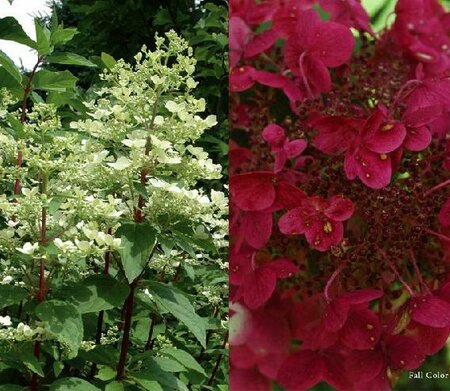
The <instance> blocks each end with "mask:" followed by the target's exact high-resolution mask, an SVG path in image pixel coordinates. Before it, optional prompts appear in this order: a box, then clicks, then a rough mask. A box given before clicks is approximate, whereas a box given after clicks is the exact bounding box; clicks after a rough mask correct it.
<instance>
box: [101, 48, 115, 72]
mask: <svg viewBox="0 0 450 391" xmlns="http://www.w3.org/2000/svg"><path fill="white" fill-rule="evenodd" d="M102 61H103V64H105V65H106V68H108V69H112V68H114V65H116V62H117V61H116V60H115V59H114V57H113V56H111V55H110V54H108V53H105V52H102Z"/></svg>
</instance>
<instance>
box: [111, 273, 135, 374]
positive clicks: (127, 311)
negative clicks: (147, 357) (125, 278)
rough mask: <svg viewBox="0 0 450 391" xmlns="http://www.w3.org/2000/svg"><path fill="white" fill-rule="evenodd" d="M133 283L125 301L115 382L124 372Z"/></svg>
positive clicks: (128, 343)
mask: <svg viewBox="0 0 450 391" xmlns="http://www.w3.org/2000/svg"><path fill="white" fill-rule="evenodd" d="M135 288H136V286H135V282H134V281H133V282H132V283H131V284H130V293H129V295H128V297H127V300H126V301H125V325H124V327H123V338H122V346H121V350H120V357H119V363H118V365H117V375H116V380H121V379H122V378H123V375H124V372H125V362H126V360H127V354H128V347H129V345H130V330H131V320H132V316H133V304H134V290H135Z"/></svg>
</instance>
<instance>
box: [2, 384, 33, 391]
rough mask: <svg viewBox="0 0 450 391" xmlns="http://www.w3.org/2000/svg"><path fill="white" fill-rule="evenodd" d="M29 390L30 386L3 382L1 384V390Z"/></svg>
mask: <svg viewBox="0 0 450 391" xmlns="http://www.w3.org/2000/svg"><path fill="white" fill-rule="evenodd" d="M24 390H28V388H25V387H21V386H16V385H15V384H2V385H1V386H0V391H24Z"/></svg>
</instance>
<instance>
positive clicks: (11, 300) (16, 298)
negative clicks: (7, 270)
mask: <svg viewBox="0 0 450 391" xmlns="http://www.w3.org/2000/svg"><path fill="white" fill-rule="evenodd" d="M27 297H28V292H27V291H26V290H25V289H24V288H21V287H20V286H15V285H0V308H3V307H8V306H10V305H13V304H19V303H20V302H21V301H22V300H25V299H26V298H27Z"/></svg>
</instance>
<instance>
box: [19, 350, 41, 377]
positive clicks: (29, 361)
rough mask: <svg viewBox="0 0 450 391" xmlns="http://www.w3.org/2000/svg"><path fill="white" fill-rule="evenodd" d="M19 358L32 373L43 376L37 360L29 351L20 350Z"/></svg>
mask: <svg viewBox="0 0 450 391" xmlns="http://www.w3.org/2000/svg"><path fill="white" fill-rule="evenodd" d="M20 359H21V360H22V362H23V364H24V365H25V366H26V367H27V368H28V369H29V370H30V371H31V372H33V373H36V374H38V375H39V376H40V377H44V376H45V375H44V371H43V370H42V365H41V363H40V362H39V360H38V359H37V358H36V357H35V356H34V355H33V354H32V353H31V351H30V352H22V353H21V354H20Z"/></svg>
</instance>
